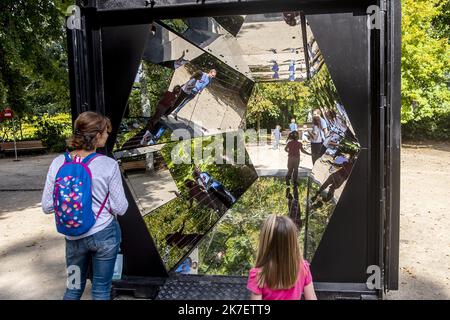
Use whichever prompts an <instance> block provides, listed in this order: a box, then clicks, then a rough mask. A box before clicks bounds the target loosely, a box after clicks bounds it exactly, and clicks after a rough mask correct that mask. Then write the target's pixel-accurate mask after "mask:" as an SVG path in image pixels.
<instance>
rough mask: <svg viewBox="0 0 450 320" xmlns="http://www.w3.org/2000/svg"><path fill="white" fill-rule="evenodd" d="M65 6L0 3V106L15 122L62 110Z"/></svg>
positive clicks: (41, 0)
mask: <svg viewBox="0 0 450 320" xmlns="http://www.w3.org/2000/svg"><path fill="white" fill-rule="evenodd" d="M69 4H70V2H69V1H61V0H59V1H45V0H35V1H25V0H2V1H1V3H0V25H1V28H0V106H4V105H8V106H10V107H11V108H12V109H13V110H14V111H15V112H16V115H17V116H18V117H19V118H20V117H22V116H24V115H26V114H36V113H43V112H48V113H51V114H54V113H57V112H62V111H68V109H69V89H68V87H69V86H68V77H67V55H66V45H65V43H66V42H65V29H64V12H63V9H64V8H65V7H67V6H68V5H69Z"/></svg>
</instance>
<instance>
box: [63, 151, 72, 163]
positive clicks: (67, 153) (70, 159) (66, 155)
mask: <svg viewBox="0 0 450 320" xmlns="http://www.w3.org/2000/svg"><path fill="white" fill-rule="evenodd" d="M64 158H65V160H66V162H72V158H70V153H69V151H67V152H66V153H64Z"/></svg>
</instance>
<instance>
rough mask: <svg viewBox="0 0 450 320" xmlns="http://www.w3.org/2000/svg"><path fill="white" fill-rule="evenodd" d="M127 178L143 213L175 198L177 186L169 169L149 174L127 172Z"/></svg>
mask: <svg viewBox="0 0 450 320" xmlns="http://www.w3.org/2000/svg"><path fill="white" fill-rule="evenodd" d="M128 180H129V182H130V184H131V187H132V190H133V193H134V195H135V196H136V198H137V200H138V202H139V204H140V205H141V208H142V209H143V212H142V214H143V215H144V214H147V213H149V212H150V211H153V210H155V209H156V208H159V207H160V206H162V205H163V204H165V203H167V202H169V201H170V200H172V199H175V198H176V195H175V191H178V188H177V186H176V184H175V181H174V180H173V179H172V176H171V174H170V172H169V170H160V171H156V172H154V173H151V174H150V173H147V172H146V173H129V174H128Z"/></svg>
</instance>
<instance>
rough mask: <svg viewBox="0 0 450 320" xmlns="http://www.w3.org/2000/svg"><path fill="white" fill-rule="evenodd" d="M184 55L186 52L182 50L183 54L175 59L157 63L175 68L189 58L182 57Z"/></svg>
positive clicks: (186, 61) (182, 64)
mask: <svg viewBox="0 0 450 320" xmlns="http://www.w3.org/2000/svg"><path fill="white" fill-rule="evenodd" d="M185 55H186V52H185V51H183V54H182V55H181V57H179V58H178V59H177V60H170V61H164V62H161V63H160V64H159V65H161V66H164V67H167V68H170V69H174V70H176V69H178V68H180V67H182V66H184V65H185V64H186V63H188V62H189V60H186V59H184V56H185Z"/></svg>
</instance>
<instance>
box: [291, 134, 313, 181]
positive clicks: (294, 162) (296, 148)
mask: <svg viewBox="0 0 450 320" xmlns="http://www.w3.org/2000/svg"><path fill="white" fill-rule="evenodd" d="M290 137H291V138H292V140H290V141H289V142H288V144H287V145H286V147H285V151H286V152H288V172H287V175H286V185H288V186H289V185H290V180H291V176H292V180H293V182H294V185H297V178H298V166H299V165H300V150H301V151H302V152H303V153H306V154H308V155H310V153H309V152H307V151H306V150H305V149H303V145H302V143H301V142H299V141H298V138H299V137H298V132H297V131H294V132H292V133H291V134H290Z"/></svg>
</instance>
